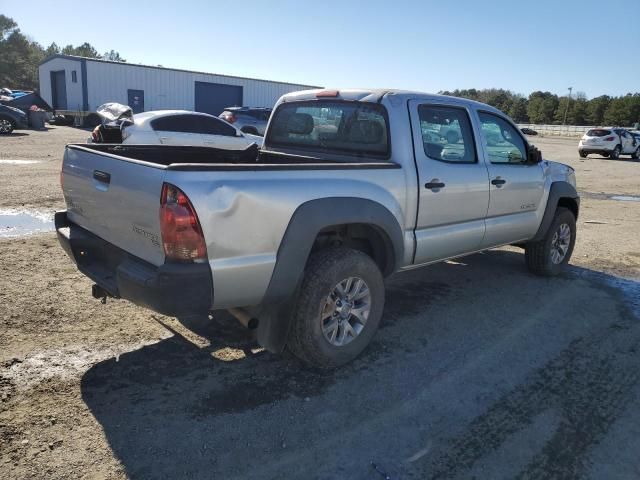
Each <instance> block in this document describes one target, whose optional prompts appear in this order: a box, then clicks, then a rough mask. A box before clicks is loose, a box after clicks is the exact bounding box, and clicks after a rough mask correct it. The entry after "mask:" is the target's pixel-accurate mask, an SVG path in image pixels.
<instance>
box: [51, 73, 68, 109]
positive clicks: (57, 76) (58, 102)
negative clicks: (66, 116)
mask: <svg viewBox="0 0 640 480" xmlns="http://www.w3.org/2000/svg"><path fill="white" fill-rule="evenodd" d="M51 106H52V107H53V109H54V110H66V109H67V77H66V74H65V72H64V70H59V71H57V72H51Z"/></svg>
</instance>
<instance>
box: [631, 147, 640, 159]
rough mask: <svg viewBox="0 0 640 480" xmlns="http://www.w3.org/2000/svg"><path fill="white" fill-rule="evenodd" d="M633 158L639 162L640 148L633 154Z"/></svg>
mask: <svg viewBox="0 0 640 480" xmlns="http://www.w3.org/2000/svg"><path fill="white" fill-rule="evenodd" d="M631 158H633V159H635V160H638V159H639V158H640V147H638V148H636V150H635V152H633V153H632V154H631Z"/></svg>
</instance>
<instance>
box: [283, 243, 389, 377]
mask: <svg viewBox="0 0 640 480" xmlns="http://www.w3.org/2000/svg"><path fill="white" fill-rule="evenodd" d="M383 308H384V282H383V278H382V274H381V273H380V269H379V268H378V266H377V265H376V263H375V262H374V261H373V260H372V259H371V257H369V256H368V255H366V254H364V253H362V252H360V251H358V250H353V249H350V248H344V247H338V248H328V249H326V250H321V251H320V252H318V253H315V254H313V255H312V256H311V257H310V259H309V262H308V263H307V266H306V268H305V272H304V279H303V281H302V286H301V288H300V292H299V294H298V298H297V300H296V303H295V305H294V308H293V312H292V316H293V317H292V326H291V332H290V333H289V338H288V339H287V348H288V349H289V350H290V351H291V352H292V353H293V354H294V355H295V356H296V357H298V358H299V359H301V360H302V361H304V362H305V363H307V364H309V365H311V366H314V367H318V368H334V367H338V366H340V365H343V364H345V363H347V362H350V361H351V360H353V359H354V358H356V357H357V356H358V355H359V354H360V353H361V352H362V351H363V350H364V349H365V347H366V346H367V345H368V344H369V342H370V341H371V339H372V338H373V336H374V334H375V333H376V330H377V329H378V325H379V323H380V319H381V318H382V310H383Z"/></svg>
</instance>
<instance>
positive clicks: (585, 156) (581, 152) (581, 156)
mask: <svg viewBox="0 0 640 480" xmlns="http://www.w3.org/2000/svg"><path fill="white" fill-rule="evenodd" d="M578 153H579V154H580V158H587V155H588V154H587V152H585V151H584V150H579V151H578Z"/></svg>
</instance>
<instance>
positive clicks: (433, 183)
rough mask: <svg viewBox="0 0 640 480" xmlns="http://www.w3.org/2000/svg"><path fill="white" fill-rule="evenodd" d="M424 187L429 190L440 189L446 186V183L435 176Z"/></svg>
mask: <svg viewBox="0 0 640 480" xmlns="http://www.w3.org/2000/svg"><path fill="white" fill-rule="evenodd" d="M424 188H428V189H429V190H440V189H441V188H444V183H442V182H441V181H439V180H438V179H437V178H434V179H433V180H431V181H430V182H428V183H425V184H424Z"/></svg>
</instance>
